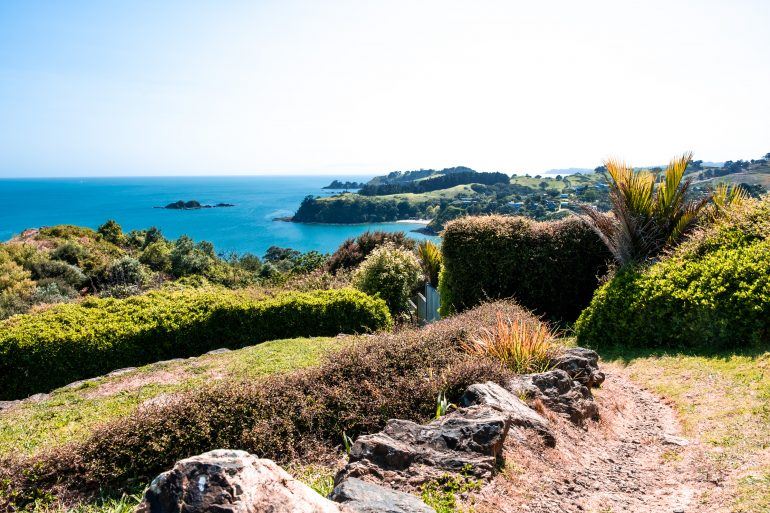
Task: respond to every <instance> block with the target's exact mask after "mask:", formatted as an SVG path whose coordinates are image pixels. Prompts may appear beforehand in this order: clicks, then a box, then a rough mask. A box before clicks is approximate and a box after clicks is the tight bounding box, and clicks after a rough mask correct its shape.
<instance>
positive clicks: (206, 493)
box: [136, 449, 355, 513]
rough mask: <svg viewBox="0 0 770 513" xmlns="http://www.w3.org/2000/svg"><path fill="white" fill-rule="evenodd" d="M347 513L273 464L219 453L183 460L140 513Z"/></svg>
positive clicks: (156, 485) (155, 485)
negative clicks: (214, 512) (213, 512)
mask: <svg viewBox="0 0 770 513" xmlns="http://www.w3.org/2000/svg"><path fill="white" fill-rule="evenodd" d="M212 511H216V512H220V513H262V512H267V511H269V512H271V513H349V512H352V511H355V510H352V509H350V508H348V507H347V506H344V505H341V504H337V503H335V502H332V501H330V500H329V499H326V498H324V497H321V496H320V495H319V494H318V493H316V492H315V491H314V490H313V489H312V488H310V487H309V486H307V485H305V484H303V483H301V482H299V481H297V480H296V479H294V478H293V477H291V476H290V475H289V474H288V473H287V472H286V471H285V470H283V469H282V468H281V467H279V466H278V465H276V464H275V463H274V462H273V461H271V460H265V459H259V458H257V457H256V456H253V455H251V454H249V453H247V452H245V451H232V450H223V449H219V450H215V451H210V452H207V453H203V454H200V455H198V456H193V457H192V458H187V459H184V460H180V461H178V462H177V463H176V465H174V468H173V469H171V470H169V471H168V472H164V473H162V474H160V475H159V476H158V477H156V478H155V479H153V481H152V483H150V486H149V487H148V488H147V490H146V491H145V493H144V499H143V500H142V502H141V504H139V506H138V507H137V509H136V513H204V512H206V513H208V512H212Z"/></svg>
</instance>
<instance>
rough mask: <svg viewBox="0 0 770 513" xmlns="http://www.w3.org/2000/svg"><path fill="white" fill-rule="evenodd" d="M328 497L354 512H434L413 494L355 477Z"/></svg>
mask: <svg viewBox="0 0 770 513" xmlns="http://www.w3.org/2000/svg"><path fill="white" fill-rule="evenodd" d="M329 498H330V499H332V500H333V501H335V502H340V503H342V504H344V505H345V506H347V507H349V508H350V509H351V510H353V511H355V512H356V513H436V510H434V509H433V508H431V507H430V506H428V505H426V504H425V503H424V502H422V500H420V499H419V498H417V497H415V496H414V495H410V494H408V493H404V492H397V491H395V490H391V489H390V488H385V487H384V486H379V485H376V484H372V483H367V482H365V481H361V480H360V479H355V478H350V479H346V480H345V481H343V482H342V483H340V484H338V485H337V486H336V487H335V488H334V491H333V492H332V494H331V495H330V496H329Z"/></svg>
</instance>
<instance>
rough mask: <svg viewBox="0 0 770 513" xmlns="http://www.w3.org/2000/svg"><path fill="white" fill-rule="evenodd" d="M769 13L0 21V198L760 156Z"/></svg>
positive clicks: (470, 4) (36, 5)
mask: <svg viewBox="0 0 770 513" xmlns="http://www.w3.org/2000/svg"><path fill="white" fill-rule="evenodd" d="M768 27H770V1H768V0H720V1H709V0H691V1H687V0H645V1H631V0H608V1H594V0H581V1H575V0H548V1H533V0H524V1H519V0H504V1H491V0H473V1H468V0H464V1H452V0H441V1H421V0H408V1H401V0H383V1H366V0H350V1H342V0H340V1H338V0H324V1H318V0H306V1H302V0H277V1H260V0H251V1H224V0H220V1H213V0H212V1H196V0H184V1H181V0H164V1H162V2H158V1H144V0H133V1H131V2H124V1H117V0H99V1H77V0H73V1H68V2H58V1H55V0H49V1H37V0H2V1H0V176H4V177H9V176H15V177H24V176H117V175H176V174H178V175H232V174H313V173H318V174H337V175H344V174H357V175H361V174H376V173H383V172H387V171H391V170H405V169H420V168H442V167H447V166H455V165H466V166H470V167H473V168H474V169H478V170H484V171H504V172H508V173H514V172H517V173H522V172H541V171H545V170H548V169H553V168H567V167H586V168H593V167H596V166H598V165H599V164H601V162H602V161H603V160H604V159H606V158H609V157H619V158H623V159H625V160H626V161H628V162H630V163H632V164H634V165H648V164H659V163H662V162H665V161H668V160H669V159H670V158H671V157H673V156H675V155H677V154H681V153H683V152H685V151H693V152H694V153H695V157H696V158H698V159H702V160H707V161H722V160H735V159H738V158H743V159H750V158H758V157H761V156H762V155H764V154H765V153H767V152H770V30H768Z"/></svg>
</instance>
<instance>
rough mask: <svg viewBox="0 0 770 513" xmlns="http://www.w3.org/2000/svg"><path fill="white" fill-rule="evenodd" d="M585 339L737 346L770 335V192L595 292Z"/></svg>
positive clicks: (613, 343) (582, 322) (608, 344)
mask: <svg viewBox="0 0 770 513" xmlns="http://www.w3.org/2000/svg"><path fill="white" fill-rule="evenodd" d="M575 330H576V334H577V337H578V343H579V344H581V345H589V346H593V347H597V348H600V349H607V348H613V347H615V348H638V347H642V348H644V347H656V348H659V347H660V348H675V349H685V348H688V349H699V350H723V349H737V348H746V347H751V346H756V345H758V344H767V343H768V341H770V199H765V200H764V201H762V202H758V203H754V202H751V203H750V204H748V205H746V206H744V207H741V208H738V209H736V211H735V212H733V213H732V214H731V215H730V216H728V218H727V219H725V220H723V221H721V222H718V223H717V224H716V225H714V226H712V227H709V228H706V229H705V230H703V231H702V232H701V233H698V234H696V235H695V236H694V237H693V238H692V239H691V240H689V241H688V242H686V243H685V244H683V245H682V246H680V247H679V248H678V249H676V250H675V251H674V252H673V253H672V254H670V255H668V256H667V257H665V258H664V259H663V260H661V261H660V262H658V263H655V264H652V265H647V266H630V267H627V268H624V269H623V270H621V271H620V272H618V273H617V275H616V276H614V277H613V279H612V280H610V281H609V282H608V283H606V284H605V285H603V286H602V287H601V288H600V289H599V290H598V291H597V292H596V295H595V296H594V299H593V301H592V302H591V305H590V306H589V307H588V308H587V309H586V310H585V311H584V312H583V313H582V315H581V316H580V318H579V319H578V322H577V323H576V325H575Z"/></svg>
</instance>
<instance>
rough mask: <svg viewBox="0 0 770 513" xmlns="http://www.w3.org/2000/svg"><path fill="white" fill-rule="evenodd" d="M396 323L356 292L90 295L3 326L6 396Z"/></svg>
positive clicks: (0, 354)
mask: <svg viewBox="0 0 770 513" xmlns="http://www.w3.org/2000/svg"><path fill="white" fill-rule="evenodd" d="M391 322H392V321H391V318H390V314H389V313H388V310H387V307H386V305H385V303H384V302H383V301H382V300H379V299H374V298H372V297H370V296H367V295H366V294H363V293H361V292H358V291H355V290H350V289H343V290H330V291H315V292H307V293H296V292H294V293H293V292H286V293H281V294H278V295H276V296H274V297H271V298H267V299H251V298H249V297H247V296H246V295H245V294H240V293H236V292H230V291H225V290H218V289H198V290H196V289H188V290H183V291H172V292H168V291H156V292H150V293H148V294H145V295H142V296H134V297H130V298H127V299H112V298H107V299H97V298H88V299H86V300H85V301H83V302H82V303H80V304H64V305H57V306H54V307H52V308H50V309H49V310H47V311H45V312H41V313H39V314H26V315H19V316H16V317H13V318H11V319H8V320H5V321H2V322H0V400H5V399H17V398H20V397H24V396H26V395H29V394H32V393H36V392H44V391H48V390H51V389H53V388H56V387H59V386H62V385H65V384H67V383H69V382H72V381H75V380H78V379H83V378H88V377H92V376H98V375H100V374H104V373H106V372H109V371H111V370H114V369H118V368H121V367H128V366H135V365H141V364H144V363H148V362H153V361H158V360H163V359H167V358H177V357H186V356H193V355H199V354H202V353H204V352H206V351H208V350H211V349H216V348H219V347H229V348H236V347H243V346H246V345H250V344H256V343H258V342H263V341H266V340H274V339H280V338H291V337H301V336H331V335H337V334H338V333H345V332H347V333H351V332H368V331H375V330H378V329H383V328H389V327H390V325H391Z"/></svg>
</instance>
